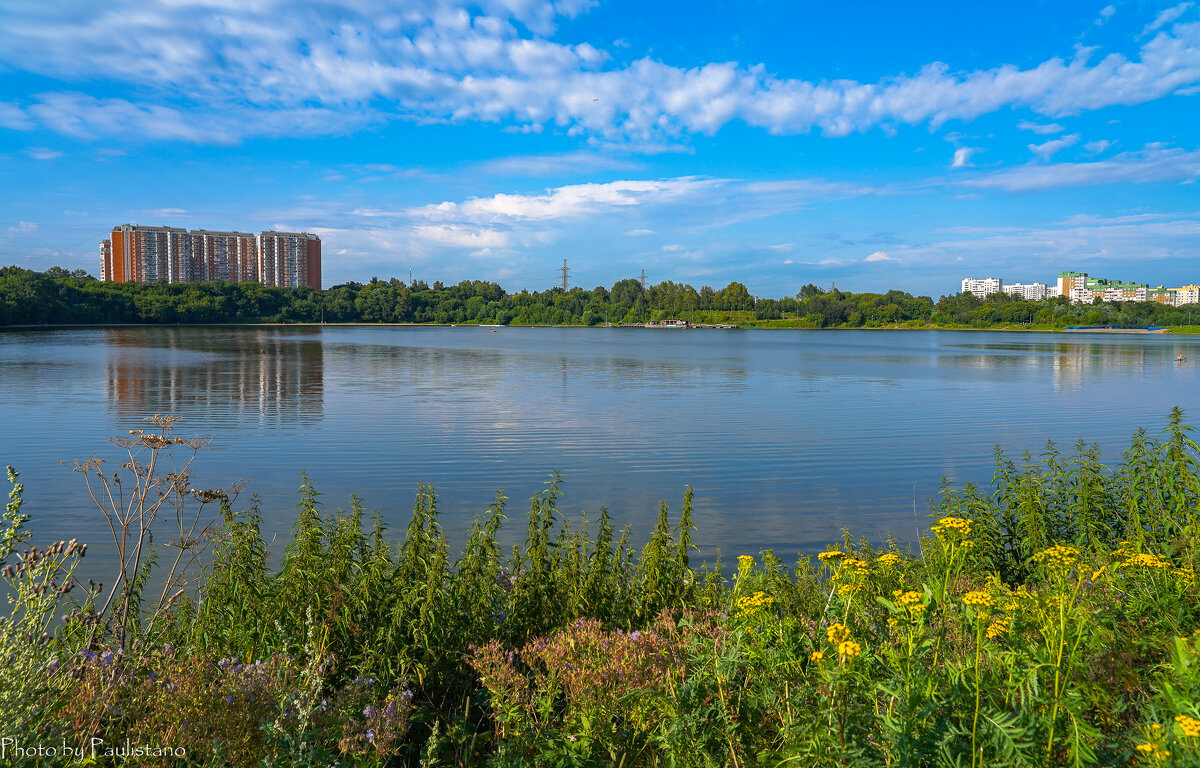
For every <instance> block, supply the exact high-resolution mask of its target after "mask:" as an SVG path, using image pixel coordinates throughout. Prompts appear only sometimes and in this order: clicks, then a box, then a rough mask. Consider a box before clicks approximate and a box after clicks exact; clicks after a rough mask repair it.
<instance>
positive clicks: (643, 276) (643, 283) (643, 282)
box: [641, 267, 646, 291]
mask: <svg viewBox="0 0 1200 768" xmlns="http://www.w3.org/2000/svg"><path fill="white" fill-rule="evenodd" d="M641 281H642V290H643V291H644V290H646V269H645V268H644V267H643V268H642V277H641Z"/></svg>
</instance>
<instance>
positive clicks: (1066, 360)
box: [938, 340, 1169, 389]
mask: <svg viewBox="0 0 1200 768" xmlns="http://www.w3.org/2000/svg"><path fill="white" fill-rule="evenodd" d="M963 346H964V347H971V348H973V349H974V350H977V351H972V352H969V353H968V352H959V353H955V354H944V355H941V356H940V357H939V358H938V364H939V365H942V366H951V367H957V368H976V369H985V370H995V371H1004V370H1017V369H1026V370H1028V369H1038V370H1048V371H1049V372H1050V375H1051V380H1052V381H1053V383H1054V387H1055V389H1073V388H1075V387H1077V386H1079V384H1080V382H1081V381H1082V380H1083V379H1084V377H1085V376H1089V375H1094V374H1097V373H1100V372H1102V371H1106V370H1113V369H1129V368H1141V367H1142V366H1144V365H1146V364H1147V363H1152V362H1153V361H1155V360H1160V359H1161V358H1162V357H1163V356H1164V355H1166V354H1167V352H1169V350H1166V348H1165V347H1161V346H1159V345H1157V344H1143V343H1141V342H1140V340H1138V341H1136V342H1133V343H1121V342H1112V341H1105V342H1079V341H1063V342H1026V343H1020V342H998V343H992V344H978V345H963Z"/></svg>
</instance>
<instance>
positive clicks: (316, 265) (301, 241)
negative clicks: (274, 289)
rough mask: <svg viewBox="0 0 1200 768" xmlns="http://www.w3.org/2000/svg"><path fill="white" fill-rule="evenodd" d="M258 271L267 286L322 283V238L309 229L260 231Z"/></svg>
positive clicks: (318, 285) (260, 278) (317, 285)
mask: <svg viewBox="0 0 1200 768" xmlns="http://www.w3.org/2000/svg"><path fill="white" fill-rule="evenodd" d="M258 264H259V267H258V273H259V275H260V277H259V280H260V281H261V282H262V283H263V284H264V285H312V286H316V287H317V288H318V289H319V288H320V285H321V238H319V237H317V236H316V235H313V234H310V233H308V232H260V233H259V234H258Z"/></svg>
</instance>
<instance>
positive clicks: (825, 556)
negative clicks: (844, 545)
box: [817, 549, 846, 564]
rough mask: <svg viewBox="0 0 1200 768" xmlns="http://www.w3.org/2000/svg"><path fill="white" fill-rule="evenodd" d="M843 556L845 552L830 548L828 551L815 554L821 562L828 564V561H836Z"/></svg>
mask: <svg viewBox="0 0 1200 768" xmlns="http://www.w3.org/2000/svg"><path fill="white" fill-rule="evenodd" d="M845 556H846V553H845V552H843V551H841V550H840V549H831V550H829V551H828V552H822V553H821V554H819V555H817V559H818V560H820V561H821V562H822V563H826V564H828V563H836V562H837V561H838V560H841V559H842V558H843V557H845Z"/></svg>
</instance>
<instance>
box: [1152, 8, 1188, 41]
mask: <svg viewBox="0 0 1200 768" xmlns="http://www.w3.org/2000/svg"><path fill="white" fill-rule="evenodd" d="M1192 5H1193V4H1192V3H1190V2H1187V3H1180V4H1179V5H1176V6H1174V7H1172V8H1167V9H1166V10H1163V11H1160V12H1159V14H1158V15H1157V16H1155V17H1154V21H1152V22H1150V23H1149V24H1147V25H1146V27H1145V29H1143V30H1142V34H1143V35H1148V34H1150V33H1151V32H1156V31H1158V30H1159V29H1161V28H1163V27H1165V26H1166V25H1168V24H1170V23H1172V22H1174V21H1175V20H1177V19H1178V18H1179V17H1180V16H1182V15H1183V14H1185V13H1187V12H1188V9H1189V8H1191V7H1192Z"/></svg>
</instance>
